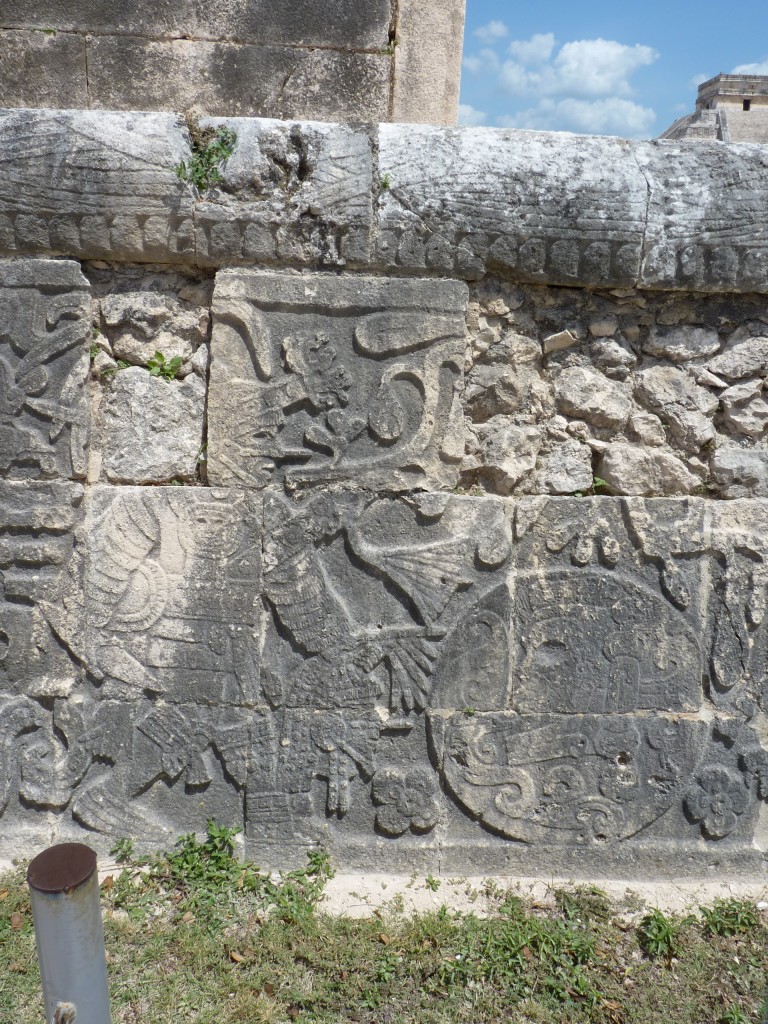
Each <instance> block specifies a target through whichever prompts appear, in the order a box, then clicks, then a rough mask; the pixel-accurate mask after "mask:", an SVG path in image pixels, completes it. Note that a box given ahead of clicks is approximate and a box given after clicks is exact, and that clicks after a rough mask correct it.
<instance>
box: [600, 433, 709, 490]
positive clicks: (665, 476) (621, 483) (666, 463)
mask: <svg viewBox="0 0 768 1024" xmlns="http://www.w3.org/2000/svg"><path fill="white" fill-rule="evenodd" d="M597 475H598V476H599V477H600V478H601V479H602V480H605V482H606V484H607V485H608V487H609V488H610V489H611V491H613V492H614V494H640V495H648V496H652V495H665V494H690V493H691V492H692V491H695V490H697V488H699V487H701V483H702V482H701V480H700V479H699V477H697V476H695V474H693V473H691V472H690V470H689V469H687V468H686V466H685V464H684V463H683V462H681V461H680V459H678V458H676V457H675V456H674V455H669V454H667V452H663V451H660V450H659V449H658V448H655V449H653V451H646V450H645V449H643V448H637V447H635V446H634V445H630V444H624V443H620V442H617V443H616V444H612V445H610V446H609V447H608V449H607V450H606V452H605V454H604V455H603V456H602V458H601V459H600V463H599V464H598V467H597Z"/></svg>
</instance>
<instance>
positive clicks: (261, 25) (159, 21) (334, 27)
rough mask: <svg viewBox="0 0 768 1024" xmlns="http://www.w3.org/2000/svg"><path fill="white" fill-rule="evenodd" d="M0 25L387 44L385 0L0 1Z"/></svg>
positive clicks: (161, 35)
mask: <svg viewBox="0 0 768 1024" xmlns="http://www.w3.org/2000/svg"><path fill="white" fill-rule="evenodd" d="M0 14H2V24H4V25H6V24H7V25H14V26H21V27H28V28H39V27H40V26H41V25H42V26H46V27H47V26H50V27H51V28H56V29H61V30H63V31H67V32H77V31H88V32H91V33H92V34H94V35H96V34H109V33H115V34H123V35H131V34H137V35H145V36H154V37H156V38H167V37H170V38H178V37H184V36H186V37H189V38H191V39H237V40H240V41H248V42H273V43H279V44H281V45H299V46H325V47H333V46H338V47H344V48H349V49H354V48H359V49H370V50H373V49H381V48H384V47H385V46H386V45H387V33H388V30H389V21H390V8H389V2H388V0H328V2H326V3H325V4H323V5H322V7H318V5H317V3H316V2H315V0H281V2H280V3H279V4H275V3H270V2H269V0H191V2H190V0H187V2H185V3H183V4H156V3H148V2H147V0H121V2H120V3H106V4H105V3H101V2H99V0H67V3H66V4H61V3H59V2H58V0H31V2H30V3H29V4H26V5H25V6H23V7H19V5H18V4H16V3H14V2H13V0H2V2H0Z"/></svg>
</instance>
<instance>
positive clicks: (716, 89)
mask: <svg viewBox="0 0 768 1024" xmlns="http://www.w3.org/2000/svg"><path fill="white" fill-rule="evenodd" d="M659 138H660V139H670V140H673V141H680V140H684V141H686V142H711V141H713V140H718V141H720V142H761V143H763V144H765V143H768V75H715V77H714V78H710V79H709V81H707V82H703V83H702V84H701V85H700V86H699V94H698V96H697V98H696V110H695V112H694V113H693V114H686V115H685V116H684V117H680V118H678V119H677V121H675V122H674V124H672V125H670V127H669V128H667V130H666V131H665V132H662V134H661V135H660V136H659Z"/></svg>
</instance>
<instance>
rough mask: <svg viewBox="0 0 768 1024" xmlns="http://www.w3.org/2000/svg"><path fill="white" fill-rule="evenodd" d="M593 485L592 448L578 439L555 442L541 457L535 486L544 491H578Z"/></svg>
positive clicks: (552, 492) (547, 492)
mask: <svg viewBox="0 0 768 1024" xmlns="http://www.w3.org/2000/svg"><path fill="white" fill-rule="evenodd" d="M591 486H592V452H591V451H590V449H589V448H588V447H587V446H586V445H585V444H581V443H580V442H579V441H575V440H573V441H564V442H563V443H562V444H558V445H555V446H554V447H553V448H552V450H551V451H550V452H549V453H548V454H547V455H546V456H544V457H542V458H540V459H539V466H538V469H537V470H536V477H535V490H536V491H537V492H540V493H542V494H575V493H576V492H578V491H581V492H584V491H588V490H589V489H590V488H591Z"/></svg>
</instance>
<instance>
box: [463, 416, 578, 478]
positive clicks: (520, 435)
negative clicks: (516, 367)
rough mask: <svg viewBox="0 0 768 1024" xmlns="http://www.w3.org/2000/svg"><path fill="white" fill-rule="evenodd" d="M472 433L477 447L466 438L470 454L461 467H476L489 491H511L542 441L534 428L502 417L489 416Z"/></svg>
mask: <svg viewBox="0 0 768 1024" xmlns="http://www.w3.org/2000/svg"><path fill="white" fill-rule="evenodd" d="M473 433H474V436H475V437H476V438H477V446H475V444H473V441H472V438H471V437H468V439H467V440H468V447H469V449H470V453H471V454H470V456H469V459H465V460H464V462H463V464H462V469H464V470H465V471H466V470H467V469H472V470H480V474H479V477H480V479H482V480H483V482H484V483H485V484H486V486H487V489H488V490H489V491H491V492H492V493H495V494H511V493H512V491H513V489H514V488H515V487H516V486H517V484H519V483H520V482H521V481H522V480H524V479H525V478H526V477H527V476H528V475H529V474H530V473H531V472H532V471H533V470H534V469H535V468H536V458H537V456H538V454H539V450H540V449H541V445H542V441H543V438H542V435H541V430H540V429H539V428H538V427H534V426H530V425H528V426H518V425H517V424H515V423H510V421H509V420H508V419H507V418H506V417H505V416H493V417H491V419H489V420H487V421H486V422H485V423H480V424H478V425H477V426H476V427H475V428H474V432H473ZM590 482H591V479H590ZM573 490H578V488H576V487H575V488H573Z"/></svg>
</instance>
